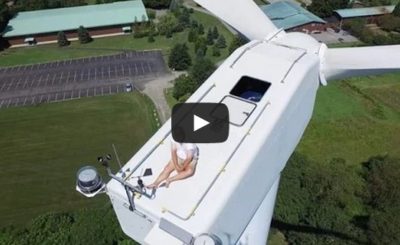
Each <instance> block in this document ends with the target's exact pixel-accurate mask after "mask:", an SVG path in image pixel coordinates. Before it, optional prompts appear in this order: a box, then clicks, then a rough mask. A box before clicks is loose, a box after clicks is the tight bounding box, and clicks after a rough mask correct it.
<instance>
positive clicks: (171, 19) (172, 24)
mask: <svg viewBox="0 0 400 245" xmlns="http://www.w3.org/2000/svg"><path fill="white" fill-rule="evenodd" d="M177 25H178V20H177V19H176V17H175V16H174V15H173V14H172V13H169V14H166V15H164V16H162V17H161V18H160V20H159V22H158V24H157V29H158V31H159V32H160V34H161V35H166V34H167V33H171V34H172V32H174V31H175V28H176V26H177Z"/></svg>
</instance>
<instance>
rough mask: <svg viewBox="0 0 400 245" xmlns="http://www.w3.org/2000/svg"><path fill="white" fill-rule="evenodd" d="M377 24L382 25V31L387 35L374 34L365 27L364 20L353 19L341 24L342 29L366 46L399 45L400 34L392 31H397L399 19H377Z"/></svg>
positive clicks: (387, 17)
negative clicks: (385, 31)
mask: <svg viewBox="0 0 400 245" xmlns="http://www.w3.org/2000/svg"><path fill="white" fill-rule="evenodd" d="M378 23H381V24H382V26H381V27H382V29H384V30H387V31H389V32H388V33H375V32H374V31H372V30H370V29H369V28H368V27H367V26H366V24H367V23H366V20H365V19H354V20H351V21H347V22H345V23H344V24H343V27H342V28H343V29H344V30H347V31H349V32H350V33H351V34H352V35H354V36H356V37H357V38H359V39H360V40H361V41H362V42H364V43H365V44H367V45H391V44H398V43H400V34H399V33H396V32H392V31H397V30H399V27H400V18H399V17H394V16H384V17H381V18H379V20H378Z"/></svg>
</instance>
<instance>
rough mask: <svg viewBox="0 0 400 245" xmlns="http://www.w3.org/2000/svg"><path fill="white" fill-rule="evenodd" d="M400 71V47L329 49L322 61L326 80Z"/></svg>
mask: <svg viewBox="0 0 400 245" xmlns="http://www.w3.org/2000/svg"><path fill="white" fill-rule="evenodd" d="M398 70H400V45H393V46H375V47H360V48H335V49H327V50H326V51H325V54H324V59H323V61H322V73H323V75H324V76H325V78H326V80H332V79H341V78H346V77H352V76H363V75H374V74H381V73H386V72H391V71H392V72H394V71H398Z"/></svg>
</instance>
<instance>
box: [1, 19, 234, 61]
mask: <svg viewBox="0 0 400 245" xmlns="http://www.w3.org/2000/svg"><path fill="white" fill-rule="evenodd" d="M192 18H193V19H196V20H197V21H198V22H199V23H203V25H204V27H205V30H206V31H207V29H208V28H209V27H213V26H217V27H218V30H219V32H220V33H221V34H223V35H224V36H225V39H226V42H227V44H229V43H230V42H231V41H232V39H233V35H232V34H231V33H230V32H229V31H228V30H227V29H226V28H225V26H224V25H223V24H221V22H219V21H218V20H217V19H216V18H215V17H212V16H210V15H207V14H204V13H200V12H195V13H193V14H192ZM187 36H188V29H186V30H185V31H184V32H181V33H175V34H174V35H173V37H172V38H166V37H165V36H157V37H155V42H153V43H149V42H148V41H147V37H144V38H139V39H135V38H133V36H132V35H123V36H114V37H105V38H98V39H94V41H93V42H91V43H88V44H80V43H79V42H77V41H76V42H72V43H71V45H70V46H68V47H63V48H59V47H58V46H57V44H48V45H38V46H34V47H24V48H11V49H7V50H5V51H3V52H0V66H14V65H23V64H33V63H43V62H50V61H55V60H65V59H74V58H82V57H89V56H100V55H107V54H115V53H118V52H121V51H122V50H148V49H161V50H162V51H163V53H164V55H168V54H169V51H170V49H171V48H172V47H173V46H174V45H175V44H176V43H183V42H186V41H187ZM193 47H194V44H190V54H191V55H192V57H194V49H193ZM207 56H208V57H209V58H211V60H213V61H214V62H217V61H219V60H221V59H224V58H225V57H227V56H228V49H227V48H225V49H224V50H222V51H221V56H220V57H212V56H211V48H209V50H208V52H207Z"/></svg>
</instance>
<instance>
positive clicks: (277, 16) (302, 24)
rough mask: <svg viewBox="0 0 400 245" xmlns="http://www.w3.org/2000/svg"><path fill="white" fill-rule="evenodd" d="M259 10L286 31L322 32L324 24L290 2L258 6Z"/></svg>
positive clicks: (316, 17)
mask: <svg viewBox="0 0 400 245" xmlns="http://www.w3.org/2000/svg"><path fill="white" fill-rule="evenodd" d="M260 8H261V10H262V11H263V12H264V13H265V14H266V15H267V16H268V17H269V18H270V19H271V21H272V22H273V23H274V24H275V25H276V26H277V27H278V28H282V29H285V30H287V31H302V32H313V31H323V30H324V29H325V24H326V22H325V21H324V20H323V19H321V18H319V17H318V16H316V15H314V14H313V13H311V12H309V11H308V10H306V9H304V8H302V7H301V6H300V5H299V4H297V3H294V2H291V1H279V2H274V3H271V4H268V5H263V6H260Z"/></svg>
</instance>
